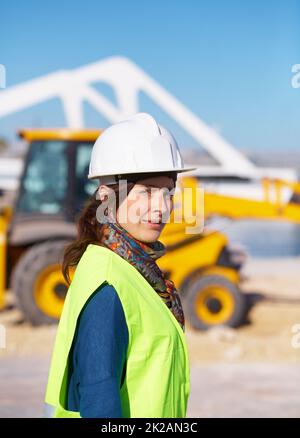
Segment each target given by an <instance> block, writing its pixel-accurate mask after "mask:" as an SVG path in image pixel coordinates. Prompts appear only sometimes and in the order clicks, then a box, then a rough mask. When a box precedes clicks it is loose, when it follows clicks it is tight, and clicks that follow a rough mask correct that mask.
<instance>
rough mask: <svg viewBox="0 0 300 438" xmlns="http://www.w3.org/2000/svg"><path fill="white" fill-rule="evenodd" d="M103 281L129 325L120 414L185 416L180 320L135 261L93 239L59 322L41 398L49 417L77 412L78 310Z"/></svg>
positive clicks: (186, 374) (185, 359)
mask: <svg viewBox="0 0 300 438" xmlns="http://www.w3.org/2000/svg"><path fill="white" fill-rule="evenodd" d="M103 282H107V283H109V284H111V285H112V286H113V287H114V288H115V289H116V291H117V293H118V296H119V298H120V300H121V303H122V306H123V309H124V314H125V318H126V323H127V326H128V334H129V339H128V349H127V357H126V360H127V364H126V376H125V379H124V382H123V384H122V387H121V388H120V397H121V407H122V416H123V417H124V418H185V416H186V410H187V402H188V398H189V394H190V366H189V356H188V348H187V343H186V337H185V334H184V332H183V330H182V328H181V326H180V324H179V323H178V321H177V319H176V318H175V316H174V315H173V313H172V312H171V311H170V310H169V309H168V307H167V306H166V305H165V303H164V302H163V301H162V299H161V298H160V296H159V295H158V294H157V292H156V291H155V290H154V289H153V288H152V286H151V285H150V284H149V283H148V281H147V280H146V279H145V278H144V277H143V275H142V274H141V273H140V272H139V271H138V270H137V269H136V268H135V267H134V266H132V265H131V264H130V263H129V262H128V261H127V260H125V259H123V258H122V257H120V256H119V255H118V254H116V253H115V252H113V251H112V250H110V249H108V248H106V247H102V246H99V245H94V244H89V245H88V247H87V249H86V251H85V252H84V254H83V255H82V257H81V259H80V261H79V263H78V265H77V268H76V271H75V274H74V277H73V280H72V282H71V285H70V287H69V289H68V293H67V296H66V300H65V303H64V308H63V312H62V315H61V318H60V321H59V325H58V329H57V334H56V340H55V345H54V349H53V354H52V361H51V366H50V372H49V377H48V385H47V389H46V397H45V402H46V406H47V407H48V411H49V408H50V410H51V415H50V416H53V417H80V413H79V412H74V411H69V410H67V390H68V388H67V385H68V370H69V366H68V362H69V359H70V358H69V353H70V349H71V346H72V341H73V337H74V333H75V329H76V324H77V320H78V317H79V315H80V312H81V310H82V309H83V307H84V305H85V303H86V301H87V300H88V298H89V297H90V296H91V295H92V294H93V292H95V291H96V289H97V288H98V287H99V286H100V285H101V284H102V283H103ZM99 293H101V291H100V292H99ZM100 317H101V316H100ZM99 360H101V359H100V358H99Z"/></svg>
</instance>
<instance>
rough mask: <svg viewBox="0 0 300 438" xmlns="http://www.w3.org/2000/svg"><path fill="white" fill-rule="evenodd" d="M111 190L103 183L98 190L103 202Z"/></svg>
mask: <svg viewBox="0 0 300 438" xmlns="http://www.w3.org/2000/svg"><path fill="white" fill-rule="evenodd" d="M109 191H110V189H109V187H108V186H106V185H104V184H101V185H100V186H99V187H98V190H97V198H98V199H100V201H101V202H103V201H105V200H106V199H107V198H108V195H109Z"/></svg>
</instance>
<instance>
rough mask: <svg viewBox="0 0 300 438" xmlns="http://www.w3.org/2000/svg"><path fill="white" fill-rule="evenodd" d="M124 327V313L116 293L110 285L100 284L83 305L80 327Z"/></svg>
mask: <svg viewBox="0 0 300 438" xmlns="http://www.w3.org/2000/svg"><path fill="white" fill-rule="evenodd" d="M91 324H93V325H94V326H96V325H99V327H101V326H102V327H104V326H111V325H118V326H119V327H121V326H126V319H125V313H124V310H123V306H122V302H121V300H120V298H119V295H118V292H117V291H116V289H115V288H114V286H112V285H111V284H108V283H107V282H104V283H102V284H101V285H100V286H99V287H98V288H97V289H96V290H95V291H94V292H93V294H92V295H91V296H90V298H89V299H88V300H87V302H86V303H85V305H84V307H83V309H82V311H81V315H80V326H81V327H82V326H86V325H91Z"/></svg>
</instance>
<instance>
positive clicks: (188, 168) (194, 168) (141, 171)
mask: <svg viewBox="0 0 300 438" xmlns="http://www.w3.org/2000/svg"><path fill="white" fill-rule="evenodd" d="M196 169H198V167H183V168H182V167H178V168H172V169H162V170H154V171H151V170H150V171H149V170H140V171H138V170H133V171H131V172H130V171H126V172H124V171H122V172H116V173H115V174H114V175H122V176H123V175H137V174H140V173H141V174H143V173H147V174H149V173H153V174H160V173H162V174H163V173H171V172H172V173H173V172H174V173H182V172H189V171H192V170H196ZM103 176H113V175H112V174H111V173H106V174H104V173H102V174H101V175H88V179H97V178H101V177H103Z"/></svg>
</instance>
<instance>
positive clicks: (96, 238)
mask: <svg viewBox="0 0 300 438" xmlns="http://www.w3.org/2000/svg"><path fill="white" fill-rule="evenodd" d="M155 175H157V174H153V173H141V174H134V175H124V176H123V177H122V175H118V179H122V178H124V179H127V185H126V187H127V190H126V195H125V194H124V193H121V192H120V188H121V187H120V185H119V184H118V183H116V184H113V185H110V186H109V187H110V188H111V189H112V190H113V191H114V192H115V200H116V205H115V211H117V209H118V208H119V205H120V202H122V201H123V199H124V197H126V196H128V194H129V192H130V190H132V188H133V187H134V185H135V184H136V182H137V181H139V180H141V179H144V178H147V177H153V176H155ZM159 175H164V176H169V177H171V178H172V179H173V181H174V186H175V184H176V179H177V173H174V172H166V173H163V174H162V173H160V174H159ZM97 193H98V188H97V189H96V190H95V192H94V193H93V195H92V196H91V197H90V198H89V200H88V201H87V203H86V204H85V205H84V208H83V210H82V211H81V214H80V216H79V218H78V220H77V238H76V240H75V241H74V242H72V243H70V244H69V245H68V246H67V247H66V248H65V250H64V255H63V262H62V273H63V276H64V279H65V280H66V282H67V283H68V284H70V283H71V280H70V272H69V270H70V268H73V267H75V266H76V265H77V264H78V262H79V260H80V258H81V256H82V255H83V253H84V252H85V250H86V248H87V246H88V245H89V244H91V243H93V244H96V245H101V244H100V241H101V237H102V228H103V227H102V225H101V223H99V221H98V220H97V209H98V207H99V206H100V205H101V203H102V201H101V200H100V199H98V195H97Z"/></svg>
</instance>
